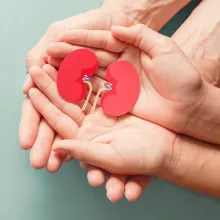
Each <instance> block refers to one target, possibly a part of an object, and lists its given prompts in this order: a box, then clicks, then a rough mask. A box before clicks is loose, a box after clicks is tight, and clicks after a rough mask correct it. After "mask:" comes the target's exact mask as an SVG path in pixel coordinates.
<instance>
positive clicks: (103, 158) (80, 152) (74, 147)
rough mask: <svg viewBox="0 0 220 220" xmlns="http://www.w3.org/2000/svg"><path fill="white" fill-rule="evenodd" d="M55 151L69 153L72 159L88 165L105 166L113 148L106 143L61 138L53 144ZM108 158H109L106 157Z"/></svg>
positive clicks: (112, 153)
mask: <svg viewBox="0 0 220 220" xmlns="http://www.w3.org/2000/svg"><path fill="white" fill-rule="evenodd" d="M53 150H54V151H55V152H64V153H69V154H71V155H72V156H73V158H74V159H77V160H80V161H84V162H86V163H88V164H90V165H93V166H98V167H100V168H105V167H106V166H107V165H109V160H110V158H111V156H112V155H114V150H113V148H112V147H109V145H108V144H100V143H93V142H90V141H81V140H63V141H59V142H57V143H56V144H54V146H53ZM107 158H109V159H107Z"/></svg>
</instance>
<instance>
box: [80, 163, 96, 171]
mask: <svg viewBox="0 0 220 220" xmlns="http://www.w3.org/2000/svg"><path fill="white" fill-rule="evenodd" d="M79 165H80V167H81V168H82V169H83V170H86V169H91V168H93V166H92V165H89V164H87V163H85V162H83V161H80V162H79Z"/></svg>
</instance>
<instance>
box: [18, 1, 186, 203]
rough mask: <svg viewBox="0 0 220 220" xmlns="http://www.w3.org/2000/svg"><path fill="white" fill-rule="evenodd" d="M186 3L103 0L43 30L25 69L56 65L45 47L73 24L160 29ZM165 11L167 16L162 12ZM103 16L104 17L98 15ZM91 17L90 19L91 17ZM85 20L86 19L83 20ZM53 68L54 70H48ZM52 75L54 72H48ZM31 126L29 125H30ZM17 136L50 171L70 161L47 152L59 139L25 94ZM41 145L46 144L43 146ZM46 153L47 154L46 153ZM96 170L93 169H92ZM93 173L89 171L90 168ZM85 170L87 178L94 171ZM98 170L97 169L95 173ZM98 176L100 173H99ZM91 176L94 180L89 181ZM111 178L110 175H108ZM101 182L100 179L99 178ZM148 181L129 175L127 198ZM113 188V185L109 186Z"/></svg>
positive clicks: (33, 159) (39, 164)
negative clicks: (92, 7)
mask: <svg viewBox="0 0 220 220" xmlns="http://www.w3.org/2000/svg"><path fill="white" fill-rule="evenodd" d="M187 3H188V0H185V1H181V4H180V2H179V1H177V0H172V1H170V0H169V1H168V0H167V1H166V2H164V1H157V2H155V1H148V0H146V1H140V4H137V1H132V0H129V1H127V2H126V3H125V2H124V1H113V0H106V1H105V2H104V4H103V6H102V7H101V8H100V9H97V10H93V11H89V12H86V13H83V14H80V15H77V16H74V17H72V18H68V19H65V20H62V21H58V22H55V23H53V24H52V25H51V26H50V27H49V28H48V30H47V32H46V34H45V35H44V36H43V38H42V39H41V40H40V41H39V43H38V44H37V45H36V46H35V47H34V48H33V49H32V50H31V51H30V52H29V53H28V55H27V72H29V70H30V68H31V67H33V66H39V67H42V66H43V65H45V64H47V63H49V64H51V65H52V66H58V65H59V64H60V62H61V60H60V59H54V58H52V57H49V56H48V54H47V52H46V47H47V46H48V45H49V44H50V43H52V42H57V41H58V40H59V36H60V34H62V33H63V32H64V31H65V30H66V28H67V29H68V30H71V29H75V28H86V29H88V28H92V29H110V27H111V26H112V25H115V24H117V25H122V26H123V25H124V26H130V25H133V24H136V23H145V24H147V25H148V26H149V27H152V28H154V29H155V30H159V29H160V28H161V27H162V26H163V25H164V24H165V23H166V22H167V21H168V20H169V19H170V18H171V17H172V16H173V15H174V14H175V13H177V12H178V11H179V10H180V9H181V8H182V7H184V6H185V5H186V4H187ZM165 15H166V16H165ZM103 17H105V18H106V19H100V18H103ZM90 18H92V19H90ZM84 21H86V23H85V22H84ZM117 56H118V55H117V54H109V53H102V56H101V57H102V60H103V66H105V65H106V64H105V60H106V59H107V58H109V59H110V58H111V57H112V60H114V58H115V57H117ZM44 68H46V69H47V70H48V69H49V71H48V72H50V70H51V67H50V66H48V65H46V66H44ZM51 72H53V70H52V71H51ZM51 77H52V78H53V76H52V75H51ZM33 86H34V84H33V81H32V79H31V78H30V75H29V74H28V75H27V80H26V83H25V85H24V89H23V91H24V93H26V94H27V93H28V91H29V89H30V88H32V87H33ZM30 128H31V129H30ZM19 139H20V145H21V147H22V148H23V149H31V152H30V162H31V165H32V166H33V167H34V168H36V169H40V168H42V167H46V169H47V170H48V171H49V172H56V171H57V170H58V169H59V168H60V166H61V163H62V162H63V161H70V160H71V157H70V156H68V157H63V155H57V156H54V153H49V151H50V150H49V149H51V147H52V145H53V141H54V143H56V141H57V140H59V139H60V137H59V135H57V134H56V132H54V130H53V129H51V127H50V126H49V125H48V123H47V122H46V121H44V120H42V121H41V116H40V114H39V113H38V112H37V111H36V109H35V108H34V107H33V105H32V103H31V102H30V99H29V98H28V97H27V98H26V99H25V101H24V103H23V107H22V117H21V123H20V126H19ZM42 146H45V147H44V148H42ZM48 155H49V156H48ZM95 173H96V172H95ZM90 174H92V172H90ZM90 174H88V177H89V179H90V176H91V177H94V175H90ZM96 174H97V173H96ZM100 175H101V177H102V176H103V175H102V173H100ZM100 175H98V176H97V178H91V179H90V180H91V181H90V182H91V183H92V182H93V184H94V185H95V182H96V183H97V180H98V179H99V177H100ZM92 179H93V180H94V179H95V181H92ZM110 179H111V178H110ZM112 179H113V181H110V180H109V181H108V182H110V183H111V182H112V183H113V184H108V186H109V187H110V186H111V185H112V186H114V185H117V184H115V183H117V179H118V180H119V182H120V178H115V179H114V178H112ZM98 182H99V183H100V181H98ZM146 184H147V181H146V180H144V181H143V178H141V177H132V178H130V181H128V182H127V184H126V192H129V191H130V192H131V191H134V192H136V193H134V195H136V196H133V195H132V194H130V193H127V194H128V195H131V196H127V198H129V200H136V199H137V198H138V197H139V195H140V194H141V192H142V190H143V189H144V187H145V186H146ZM110 188H112V187H110Z"/></svg>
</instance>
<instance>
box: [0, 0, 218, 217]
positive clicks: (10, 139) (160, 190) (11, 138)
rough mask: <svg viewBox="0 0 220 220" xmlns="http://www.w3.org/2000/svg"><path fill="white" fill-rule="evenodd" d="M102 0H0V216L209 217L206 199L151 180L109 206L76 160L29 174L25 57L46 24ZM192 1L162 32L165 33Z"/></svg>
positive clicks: (211, 210) (214, 211)
mask: <svg viewBox="0 0 220 220" xmlns="http://www.w3.org/2000/svg"><path fill="white" fill-rule="evenodd" d="M101 2H102V0H80V1H78V0H62V1H56V0H20V1H19V0H7V1H6V0H0V46H1V47H0V67H1V73H0V74H1V80H0V100H1V106H0V113H1V114H0V138H1V139H0V140H1V147H0V220H61V219H62V220H67V219H68V220H69V219H76V220H87V219H89V220H104V219H106V220H112V219H114V220H119V219H120V220H121V219H127V220H133V219H146V220H166V219H167V220H196V219H199V220H215V219H216V220H217V219H220V203H219V202H218V201H216V200H214V199H211V198H207V197H205V196H202V195H200V194H196V193H192V192H190V191H187V190H184V189H181V188H179V187H177V186H174V185H172V184H169V183H167V182H164V181H159V180H154V181H153V182H152V183H151V184H150V186H149V188H148V189H147V190H146V191H145V193H144V195H143V196H142V197H141V199H140V200H139V201H138V202H136V203H128V202H127V201H126V200H123V201H121V202H119V203H118V204H112V203H111V202H109V201H108V200H107V199H106V195H105V189H104V187H101V188H96V189H95V188H92V187H90V186H89V185H88V183H87V180H86V174H85V173H84V172H82V170H81V169H80V168H79V165H78V163H77V162H72V163H69V164H66V165H64V166H63V167H62V169H61V170H60V171H59V172H58V173H57V174H53V175H52V174H48V173H46V172H45V171H44V170H42V171H35V170H33V169H32V168H31V166H30V165H29V152H25V151H22V150H21V149H20V148H19V146H18V138H17V128H18V124H19V118H20V111H21V103H22V100H23V98H24V97H23V95H22V93H21V87H22V84H23V80H24V76H25V55H26V53H27V51H29V49H31V47H32V46H33V45H34V44H35V43H36V42H37V41H38V40H39V39H40V37H41V36H42V34H43V33H44V32H45V30H46V28H47V27H48V25H49V24H50V23H52V22H53V21H55V20H59V19H63V18H65V17H68V16H72V15H74V14H77V13H80V12H83V11H87V10H88V9H91V8H96V7H98V6H99V5H100V4H101ZM196 4H197V2H196V1H194V2H192V3H191V4H190V5H189V6H188V7H187V8H186V9H185V10H183V11H182V12H181V13H179V14H178V15H177V16H176V17H175V19H173V20H172V21H171V22H170V23H169V25H167V26H166V27H165V28H164V29H163V30H162V32H163V33H165V34H167V35H171V34H172V33H173V32H174V31H175V29H176V28H177V27H178V26H179V25H180V24H181V23H182V22H183V21H184V19H185V18H186V17H187V16H188V15H189V13H190V12H191V10H192V9H193V7H195V5H196Z"/></svg>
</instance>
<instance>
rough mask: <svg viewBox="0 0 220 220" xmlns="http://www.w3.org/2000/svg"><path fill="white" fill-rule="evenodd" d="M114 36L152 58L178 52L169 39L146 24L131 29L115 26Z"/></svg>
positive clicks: (112, 30) (112, 29)
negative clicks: (174, 51)
mask: <svg viewBox="0 0 220 220" xmlns="http://www.w3.org/2000/svg"><path fill="white" fill-rule="evenodd" d="M111 32H112V35H113V36H114V37H116V38H118V39H119V40H121V41H124V42H126V43H129V44H132V45H134V46H135V47H138V48H139V49H141V50H143V51H144V52H145V53H147V54H149V55H150V56H151V57H152V58H153V57H155V56H159V55H161V54H164V53H165V52H171V51H170V50H171V49H172V51H173V50H176V49H178V47H177V46H176V45H175V43H174V42H173V41H172V40H171V39H170V38H169V37H166V36H164V35H162V34H160V33H158V32H156V31H154V30H152V29H150V28H148V27H147V26H145V25H144V24H137V25H134V26H131V27H121V26H113V27H112V28H111Z"/></svg>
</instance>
